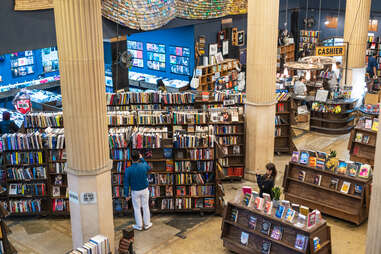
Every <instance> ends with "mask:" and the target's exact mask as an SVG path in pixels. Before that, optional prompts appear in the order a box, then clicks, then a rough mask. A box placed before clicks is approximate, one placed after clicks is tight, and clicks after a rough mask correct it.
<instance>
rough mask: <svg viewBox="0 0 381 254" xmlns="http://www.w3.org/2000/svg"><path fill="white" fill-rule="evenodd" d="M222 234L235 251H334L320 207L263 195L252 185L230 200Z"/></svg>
mask: <svg viewBox="0 0 381 254" xmlns="http://www.w3.org/2000/svg"><path fill="white" fill-rule="evenodd" d="M278 202H279V201H278ZM221 238H222V240H223V242H224V246H225V247H226V248H228V249H229V250H231V251H234V252H236V253H252V252H253V250H256V252H255V251H254V252H255V253H266V254H269V253H282V254H283V253H317V252H319V253H331V235H330V228H329V226H327V223H326V221H325V220H323V219H322V217H321V213H320V211H318V210H313V211H311V210H310V209H309V208H308V207H305V206H303V205H299V204H294V203H291V202H290V201H288V200H282V201H280V203H276V202H274V201H271V198H270V195H268V194H264V195H263V198H261V197H260V196H259V195H258V193H257V192H255V191H252V190H251V188H250V187H243V188H242V191H240V193H238V195H237V196H236V198H235V200H234V203H230V202H229V203H228V206H227V207H226V210H225V214H224V218H223V222H222V236H221ZM312 242H313V243H316V244H311V243H312Z"/></svg>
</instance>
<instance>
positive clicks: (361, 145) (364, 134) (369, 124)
mask: <svg viewBox="0 0 381 254" xmlns="http://www.w3.org/2000/svg"><path fill="white" fill-rule="evenodd" d="M377 132H378V118H369V117H362V118H360V119H359V121H358V122H357V125H356V127H355V128H354V129H353V130H352V132H351V136H350V138H349V143H348V150H349V152H350V155H351V157H350V159H351V160H352V161H358V162H361V163H366V164H370V165H372V166H373V165H374V156H375V153H376V142H377Z"/></svg>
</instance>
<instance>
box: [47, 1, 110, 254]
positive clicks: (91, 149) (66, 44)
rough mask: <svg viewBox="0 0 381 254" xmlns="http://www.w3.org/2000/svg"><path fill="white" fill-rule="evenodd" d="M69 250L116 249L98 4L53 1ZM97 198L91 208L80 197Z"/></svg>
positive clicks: (89, 204)
mask: <svg viewBox="0 0 381 254" xmlns="http://www.w3.org/2000/svg"><path fill="white" fill-rule="evenodd" d="M53 4H54V16H55V23H56V33H57V46H58V52H59V65H60V74H61V91H62V102H63V114H64V125H65V139H66V141H65V143H66V153H67V163H68V169H67V174H68V189H69V191H71V194H73V196H74V197H75V196H76V195H78V197H79V201H78V202H76V201H75V198H74V199H71V200H70V218H71V229H72V239H73V247H74V248H76V247H79V246H81V245H82V244H83V242H85V241H87V240H88V239H89V238H90V237H92V236H94V235H97V234H102V235H105V236H107V237H108V238H109V239H110V243H111V249H112V250H113V246H114V223H113V211H112V194H111V167H112V162H111V160H110V158H109V149H108V143H107V132H108V130H107V122H106V94H105V78H104V77H105V76H104V75H105V71H104V56H103V33H102V15H101V1H99V0H54V3H53ZM84 193H95V194H96V199H95V200H94V201H95V202H94V203H85V202H83V200H82V198H81V195H82V194H84Z"/></svg>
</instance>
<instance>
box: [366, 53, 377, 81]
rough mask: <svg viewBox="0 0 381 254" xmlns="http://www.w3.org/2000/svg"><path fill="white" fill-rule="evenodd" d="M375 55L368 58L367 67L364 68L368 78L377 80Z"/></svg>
mask: <svg viewBox="0 0 381 254" xmlns="http://www.w3.org/2000/svg"><path fill="white" fill-rule="evenodd" d="M376 55H377V53H373V56H369V57H368V67H367V68H366V72H367V73H368V74H369V78H374V79H376V78H377V59H376Z"/></svg>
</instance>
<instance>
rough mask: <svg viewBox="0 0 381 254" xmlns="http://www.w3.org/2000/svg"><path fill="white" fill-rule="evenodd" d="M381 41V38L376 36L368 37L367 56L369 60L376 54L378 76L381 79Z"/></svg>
mask: <svg viewBox="0 0 381 254" xmlns="http://www.w3.org/2000/svg"><path fill="white" fill-rule="evenodd" d="M380 45H381V41H380V37H375V36H374V34H372V35H368V41H367V48H366V56H367V58H369V57H370V56H373V55H374V54H375V57H376V62H377V76H378V77H381V47H380Z"/></svg>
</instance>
